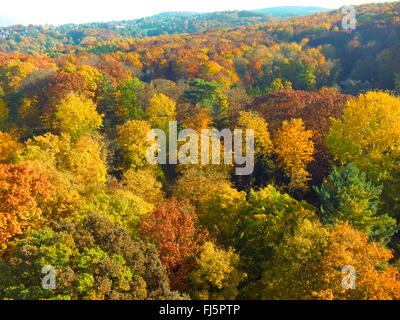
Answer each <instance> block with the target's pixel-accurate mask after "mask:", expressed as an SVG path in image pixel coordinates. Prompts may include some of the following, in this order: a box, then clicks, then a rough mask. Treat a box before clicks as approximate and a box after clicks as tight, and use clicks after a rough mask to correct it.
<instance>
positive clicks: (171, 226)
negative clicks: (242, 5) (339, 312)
mask: <svg viewBox="0 0 400 320" xmlns="http://www.w3.org/2000/svg"><path fill="white" fill-rule="evenodd" d="M354 10H355V14H356V25H355V26H354V28H345V27H344V26H343V19H344V18H346V14H348V13H344V12H343V11H342V10H341V9H335V10H326V11H322V12H316V13H312V14H308V15H300V16H294V17H276V16H271V15H268V14H264V13H261V12H257V13H256V12H250V11H248V12H247V11H238V12H228V11H227V12H218V13H213V14H207V15H204V16H202V15H192V16H190V15H189V16H185V15H184V14H180V15H178V16H176V17H173V15H172V14H171V15H172V16H171V15H165V16H161V18H160V17H158V18H153V20H138V21H136V22H135V24H133V23H132V24H129V23H128V22H126V23H125V27H122V26H119V25H118V23H117V22H114V23H111V24H106V23H93V24H85V25H72V24H71V25H63V26H59V27H49V26H35V25H29V26H22V25H14V26H10V27H2V28H0V299H5V300H8V299H16V300H38V299H55V300H183V299H193V300H208V299H212V300H233V299H251V300H274V299H284V300H287V299H312V300H314V299H328V300H330V299H338V300H348V299H352V300H354V299H355V300H370V299H379V300H381V299H382V300H386V299H395V300H398V299H400V260H399V259H400V225H399V223H400V2H387V3H379V4H375V3H374V4H364V5H360V6H354ZM349 12H350V11H349ZM171 19H172V20H171ZM221 21H223V23H221ZM172 121H176V123H177V130H178V132H179V131H181V130H184V129H192V130H193V132H195V133H196V134H198V135H199V136H201V135H202V130H204V129H210V130H211V129H217V130H223V129H225V128H227V129H230V130H232V131H233V130H234V129H243V130H246V129H252V130H253V132H254V168H253V171H252V172H251V174H248V175H237V174H235V165H234V164H225V163H222V162H221V163H220V164H211V163H210V164H203V163H200V162H197V163H177V164H170V163H167V164H152V163H149V161H148V160H147V151H148V149H149V146H151V142H150V141H149V140H148V132H149V131H150V130H151V129H152V128H153V129H154V128H157V129H160V130H163V131H164V132H166V133H167V137H168V133H169V130H170V127H169V124H170V122H172ZM167 143H168V144H171V141H170V140H168V141H167ZM178 143H179V144H180V145H182V144H183V143H182V142H178ZM218 144H219V145H218V146H219V150H220V151H221V153H223V152H224V150H225V149H226V140H224V139H223V138H221V139H220V140H218ZM241 151H242V150H241ZM236 152H238V150H236V149H235V153H236ZM210 157H212V155H211V154H210ZM221 158H223V157H222V156H221ZM45 266H47V268H52V270H54V272H55V281H56V282H55V284H54V286H51V285H50V287H46V286H45V285H43V283H44V282H43V277H44V276H45V275H46V273H47V271H48V270H50V269H48V270H47V271H46V272H43V267H45ZM345 266H346V268H351V270H353V271H352V272H354V276H355V278H354V279H353V280H354V281H355V286H354V287H352V286H351V283H350V285H348V286H346V284H348V283H347V282H346V283H344V282H343V278H344V277H345V276H346V273H344V269H343V268H344V267H345ZM45 284H46V283H45ZM344 284H345V285H344Z"/></svg>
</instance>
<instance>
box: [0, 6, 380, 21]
mask: <svg viewBox="0 0 400 320" xmlns="http://www.w3.org/2000/svg"><path fill="white" fill-rule="evenodd" d="M1 2H3V3H1V4H0V25H8V24H16V23H20V24H30V23H31V24H46V23H48V24H63V23H70V22H73V23H84V22H93V21H110V20H129V19H136V18H141V17H145V16H150V15H154V14H157V13H160V12H165V11H193V12H211V11H223V10H251V9H261V8H269V7H277V6H317V7H324V8H339V7H341V6H342V5H350V4H362V3H368V2H384V1H379V0H375V1H371V0H370V1H363V0H347V1H346V0H344V1H342V0H325V1H317V0H297V1H294V0H62V1H60V0H2V1H1Z"/></svg>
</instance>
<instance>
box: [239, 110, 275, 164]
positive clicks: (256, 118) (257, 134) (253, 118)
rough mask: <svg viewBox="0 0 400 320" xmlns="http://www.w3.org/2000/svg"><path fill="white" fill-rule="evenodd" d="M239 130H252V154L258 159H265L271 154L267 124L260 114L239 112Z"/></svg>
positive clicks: (271, 147) (271, 146)
mask: <svg viewBox="0 0 400 320" xmlns="http://www.w3.org/2000/svg"><path fill="white" fill-rule="evenodd" d="M238 125H239V128H242V129H253V130H254V153H255V156H257V157H260V158H267V157H268V156H269V155H271V153H272V149H273V145H272V141H271V138H270V135H269V131H268V123H267V122H266V121H265V120H264V118H263V117H261V115H260V114H258V113H256V112H252V111H241V112H240V116H239V119H238Z"/></svg>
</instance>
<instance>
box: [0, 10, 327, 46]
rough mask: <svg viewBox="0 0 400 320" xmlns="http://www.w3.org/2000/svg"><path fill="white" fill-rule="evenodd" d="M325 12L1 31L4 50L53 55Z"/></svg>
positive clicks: (168, 15) (164, 16)
mask: <svg viewBox="0 0 400 320" xmlns="http://www.w3.org/2000/svg"><path fill="white" fill-rule="evenodd" d="M325 10H327V9H324V8H319V7H277V8H268V9H260V10H256V11H246V10H243V11H221V12H210V13H208V12H207V13H196V12H163V13H160V14H157V15H154V16H150V17H144V18H140V19H135V20H123V21H109V22H91V23H84V24H73V23H71V24H64V25H60V26H48V25H46V26H35V25H29V26H23V25H13V26H9V27H0V49H2V50H3V51H12V50H17V51H21V52H32V51H36V52H51V51H53V50H54V49H57V48H61V47H65V46H75V45H91V44H92V43H94V42H96V41H108V40H111V39H117V38H127V37H128V38H140V37H151V36H159V35H168V34H179V33H199V32H205V31H207V30H210V29H216V28H235V27H242V26H252V25H256V24H265V23H270V22H278V21H280V20H282V19H285V18H287V17H293V16H299V15H304V14H308V13H313V12H320V11H325ZM1 19H2V17H1V16H0V23H2V22H3V23H5V22H6V21H7V20H6V18H4V20H1Z"/></svg>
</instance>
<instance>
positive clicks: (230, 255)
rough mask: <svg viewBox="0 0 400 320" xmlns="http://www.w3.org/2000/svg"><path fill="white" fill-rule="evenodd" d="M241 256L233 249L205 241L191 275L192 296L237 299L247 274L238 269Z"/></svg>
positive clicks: (196, 297) (197, 297) (195, 297)
mask: <svg viewBox="0 0 400 320" xmlns="http://www.w3.org/2000/svg"><path fill="white" fill-rule="evenodd" d="M238 265H239V256H238V255H237V254H236V253H235V252H234V251H233V250H232V249H229V250H222V249H218V248H217V247H216V246H215V244H214V243H212V242H209V241H207V242H205V243H204V245H203V247H202V250H201V253H200V256H199V257H198V258H197V259H196V267H195V269H194V270H193V272H192V273H191V275H190V279H191V287H190V291H191V297H192V298H193V299H202V300H208V299H212V300H222V299H229V300H232V299H235V297H236V296H237V294H238V292H239V291H238V285H239V284H240V282H241V281H242V280H243V279H244V278H245V274H244V273H242V272H240V271H239V270H238Z"/></svg>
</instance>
